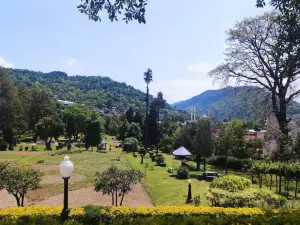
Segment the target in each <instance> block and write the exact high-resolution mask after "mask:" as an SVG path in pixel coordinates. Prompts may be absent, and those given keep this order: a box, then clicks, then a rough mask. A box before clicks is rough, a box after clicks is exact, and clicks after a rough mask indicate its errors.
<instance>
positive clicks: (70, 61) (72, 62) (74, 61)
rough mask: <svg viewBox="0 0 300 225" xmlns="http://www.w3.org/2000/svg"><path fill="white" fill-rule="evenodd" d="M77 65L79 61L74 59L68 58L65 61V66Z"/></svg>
mask: <svg viewBox="0 0 300 225" xmlns="http://www.w3.org/2000/svg"><path fill="white" fill-rule="evenodd" d="M78 63H79V60H78V59H75V58H68V59H67V64H68V65H69V66H75V65H77V64H78Z"/></svg>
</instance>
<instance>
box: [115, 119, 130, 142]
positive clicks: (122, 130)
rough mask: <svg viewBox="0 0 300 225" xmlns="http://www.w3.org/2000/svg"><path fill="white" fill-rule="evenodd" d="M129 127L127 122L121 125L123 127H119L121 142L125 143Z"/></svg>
mask: <svg viewBox="0 0 300 225" xmlns="http://www.w3.org/2000/svg"><path fill="white" fill-rule="evenodd" d="M128 127H129V123H128V121H127V120H124V121H123V122H122V124H121V126H120V127H119V132H118V137H117V138H118V140H120V141H124V139H125V138H126V132H127V130H128Z"/></svg>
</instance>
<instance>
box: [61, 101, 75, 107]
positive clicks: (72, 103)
mask: <svg viewBox="0 0 300 225" xmlns="http://www.w3.org/2000/svg"><path fill="white" fill-rule="evenodd" d="M57 101H58V102H61V103H62V104H64V106H66V107H71V106H73V105H75V104H76V103H75V102H70V101H65V100H57Z"/></svg>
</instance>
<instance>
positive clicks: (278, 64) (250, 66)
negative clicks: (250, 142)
mask: <svg viewBox="0 0 300 225" xmlns="http://www.w3.org/2000/svg"><path fill="white" fill-rule="evenodd" d="M277 18H278V17H277V14H276V13H265V14H263V15H261V16H257V17H254V18H247V19H244V20H243V21H241V22H238V23H237V24H236V25H235V26H234V28H232V29H230V30H229V32H228V33H227V35H228V38H227V42H226V43H227V46H228V47H227V49H226V52H225V56H226V59H225V62H224V63H223V64H221V65H219V66H218V67H217V68H216V69H214V70H212V71H211V72H210V73H209V75H210V76H211V77H214V78H215V79H216V80H222V81H224V82H225V83H226V82H229V81H230V80H235V81H237V82H240V83H247V84H255V85H258V86H260V87H261V88H263V90H265V91H267V92H268V93H269V94H270V100H271V102H272V110H273V113H274V115H275V116H276V119H277V122H278V124H279V128H280V131H281V133H282V134H283V135H284V136H285V138H286V139H287V138H288V133H289V131H288V123H289V121H290V118H287V106H288V104H289V103H291V102H292V101H293V99H295V98H296V97H297V96H299V95H300V88H299V87H300V86H299V85H298V84H297V82H298V81H299V78H300V41H299V36H298V37H296V36H294V30H293V28H291V27H290V28H289V29H286V30H284V29H283V28H282V26H283V25H282V24H280V23H279V20H278V19H277ZM287 37H289V38H287ZM279 149H280V151H281V152H283V149H284V146H280V148H279Z"/></svg>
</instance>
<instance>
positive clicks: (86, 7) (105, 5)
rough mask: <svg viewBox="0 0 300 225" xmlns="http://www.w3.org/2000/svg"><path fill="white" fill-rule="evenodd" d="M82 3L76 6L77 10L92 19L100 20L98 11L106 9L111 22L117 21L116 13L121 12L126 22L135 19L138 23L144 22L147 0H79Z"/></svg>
mask: <svg viewBox="0 0 300 225" xmlns="http://www.w3.org/2000/svg"><path fill="white" fill-rule="evenodd" d="M81 1H82V2H83V3H82V4H80V5H79V6H78V7H77V8H78V9H79V12H81V13H83V14H85V15H87V16H89V19H92V20H94V21H101V17H100V15H99V14H100V12H101V11H104V10H105V11H107V12H106V13H107V14H108V18H109V20H110V21H111V22H114V21H118V15H119V14H122V15H123V18H122V20H124V21H125V22H126V23H128V22H129V21H132V20H137V21H138V22H139V23H146V20H145V11H146V9H145V8H146V5H147V0H140V1H139V2H136V1H133V0H127V1H122V0H116V1H114V2H110V1H109V0H104V1H100V0H81Z"/></svg>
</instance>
